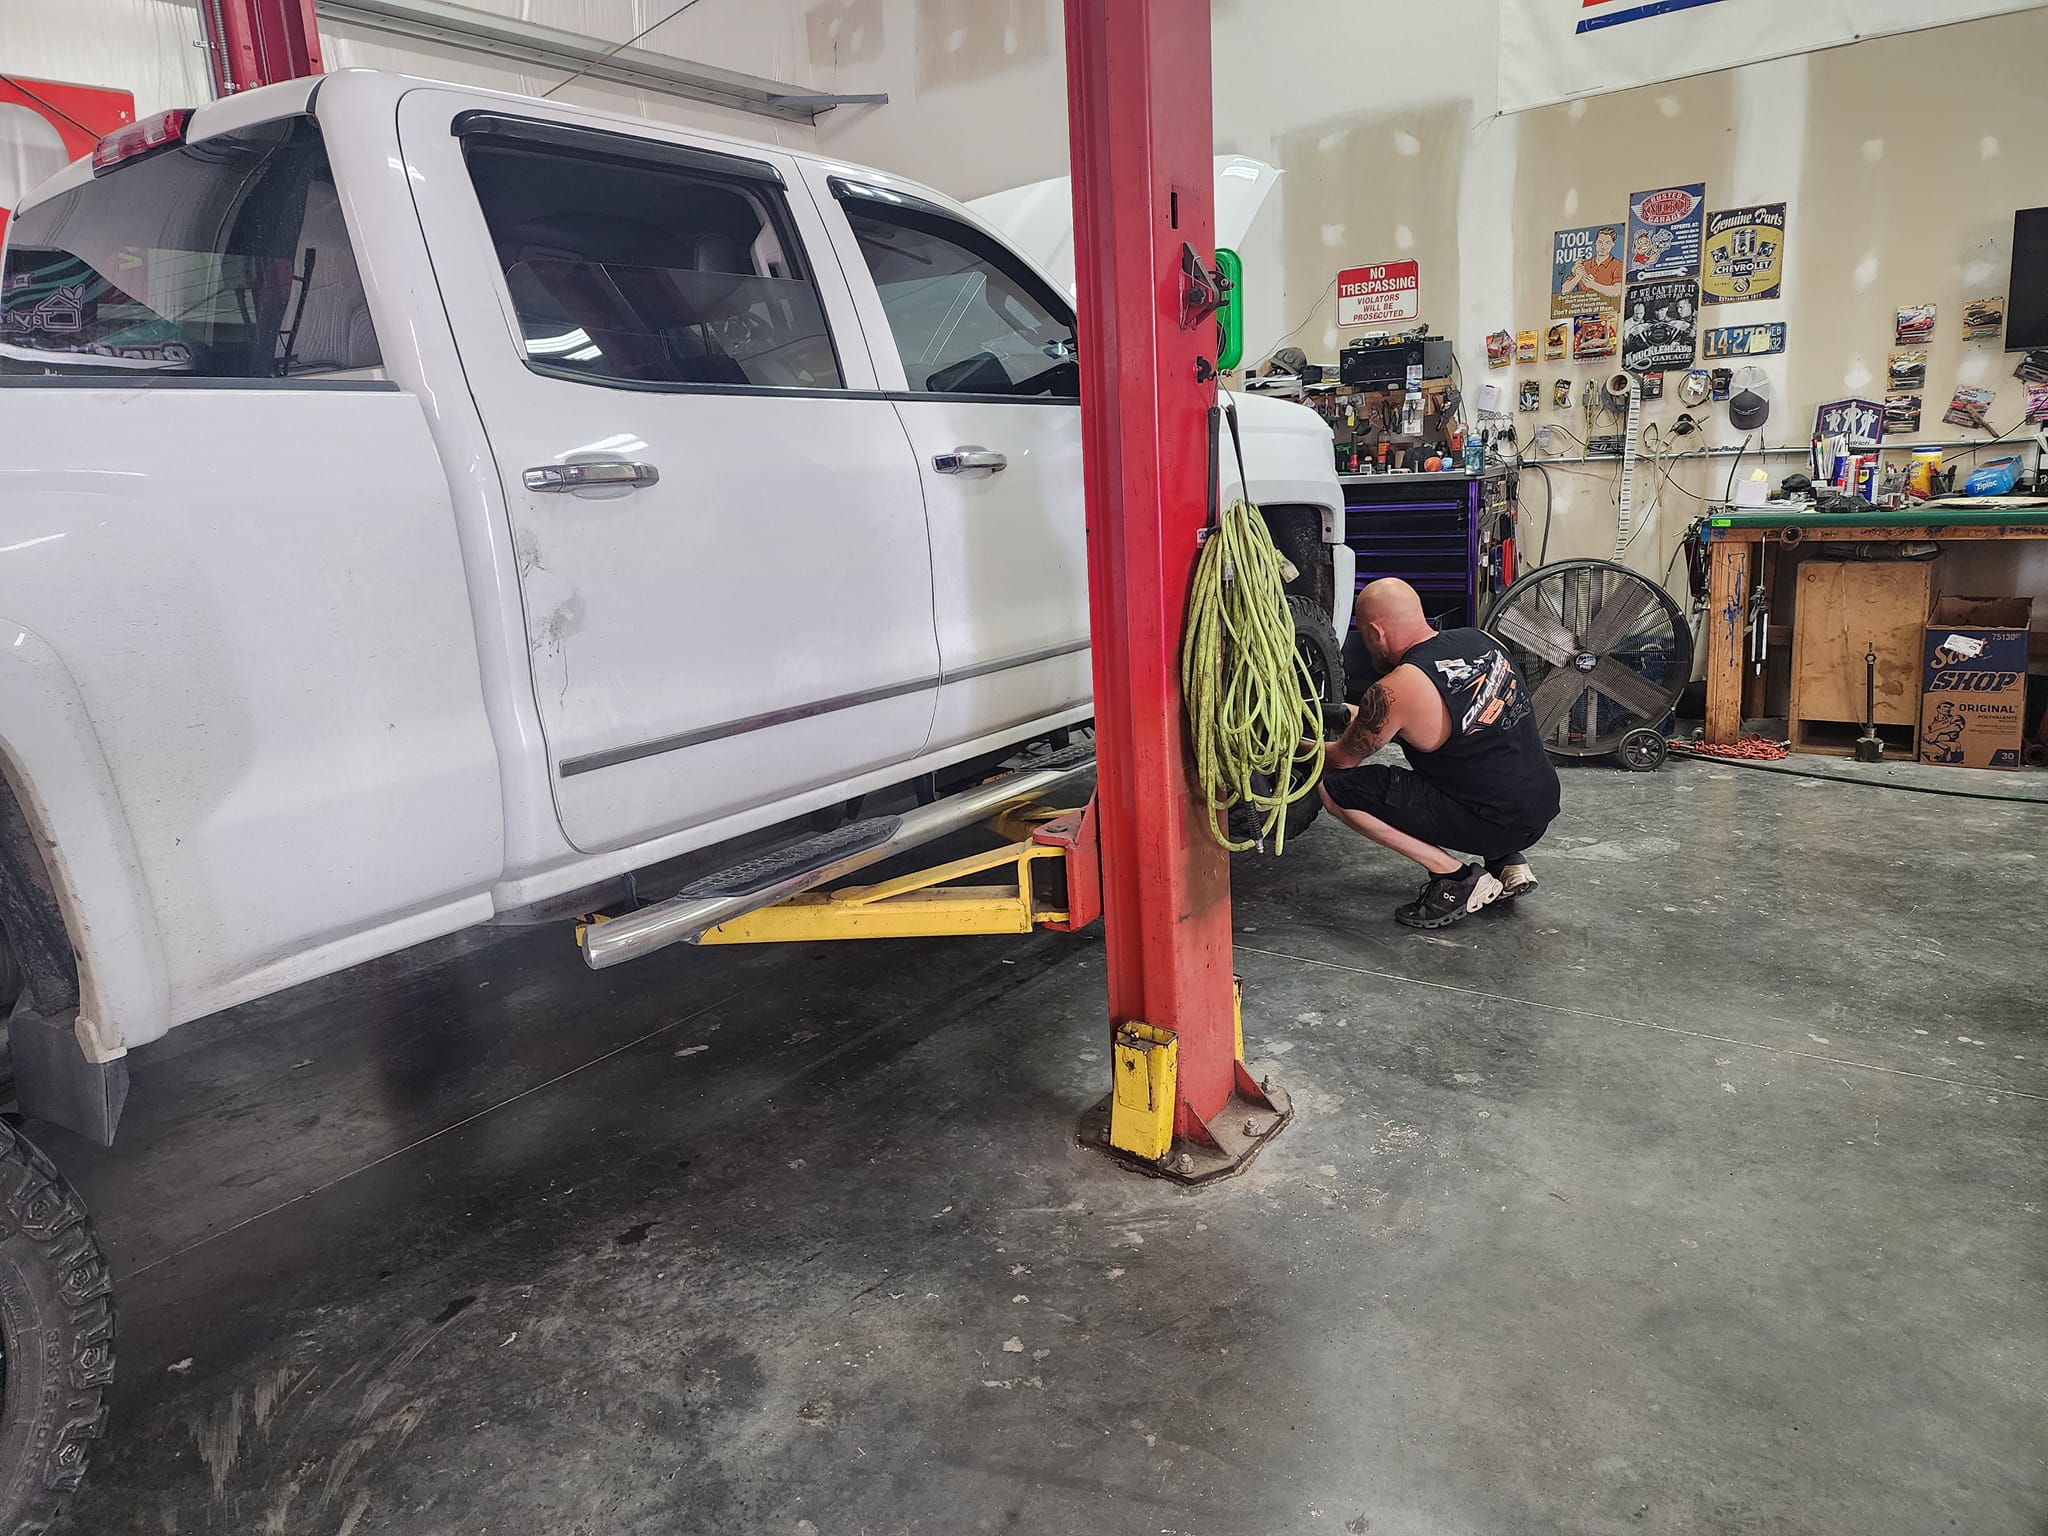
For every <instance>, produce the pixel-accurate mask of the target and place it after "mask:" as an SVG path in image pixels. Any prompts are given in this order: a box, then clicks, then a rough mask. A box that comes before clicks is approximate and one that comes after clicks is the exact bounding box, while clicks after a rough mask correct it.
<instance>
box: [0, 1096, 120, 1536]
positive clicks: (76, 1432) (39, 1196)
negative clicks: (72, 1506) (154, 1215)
mask: <svg viewBox="0 0 2048 1536" xmlns="http://www.w3.org/2000/svg"><path fill="white" fill-rule="evenodd" d="M112 1289H113V1287H112V1280H111V1278H110V1276H109V1275H108V1273H107V1261H106V1257H105V1255H104V1254H102V1253H101V1252H100V1243H99V1237H98V1236H97V1235H96V1234H95V1233H94V1231H93V1229H92V1222H91V1221H90V1220H89V1219H88V1218H87V1216H86V1214H85V1206H84V1204H83V1203H82V1202H81V1201H80V1200H79V1198H78V1195H77V1193H76V1192H75V1191H74V1190H73V1189H72V1188H71V1186H70V1185H69V1184H67V1183H65V1182H64V1176H63V1175H62V1174H60V1173H58V1172H57V1170H56V1168H55V1167H54V1166H52V1165H51V1163H50V1160H49V1159H48V1158H46V1157H44V1156H43V1154H42V1153H40V1152H38V1151H37V1150H36V1149H35V1148H34V1147H33V1146H32V1145H30V1143H29V1141H28V1139H27V1138H26V1137H24V1136H23V1135H22V1134H21V1133H20V1132H19V1131H17V1130H16V1129H15V1128H14V1127H13V1126H12V1125H9V1124H8V1123H7V1122H5V1121H4V1120H0V1345H4V1347H5V1351H6V1354H5V1361H4V1370H5V1377H4V1389H0V1536H41V1533H42V1532H44V1531H46V1530H47V1529H49V1526H50V1523H51V1521H53V1520H54V1519H56V1517H57V1512H58V1510H59V1508H60V1507H61V1506H62V1504H63V1502H64V1500H65V1499H66V1498H67V1497H68V1496H69V1495H70V1494H72V1493H73V1492H75V1491H76V1490H77V1488H78V1485H79V1484H80V1483H81V1482H83V1481H84V1480H85V1465H86V1459H87V1457H88V1455H89V1454H90V1453H91V1450H92V1445H93V1442H94V1441H95V1440H97V1439H98V1438H99V1437H100V1433H101V1431H102V1430H104V1429H105V1428H106V1422H107V1405H106V1399H107V1390H108V1388H109V1387H110V1386H111V1385H112V1384H113V1380H114V1302H113V1296H112Z"/></svg>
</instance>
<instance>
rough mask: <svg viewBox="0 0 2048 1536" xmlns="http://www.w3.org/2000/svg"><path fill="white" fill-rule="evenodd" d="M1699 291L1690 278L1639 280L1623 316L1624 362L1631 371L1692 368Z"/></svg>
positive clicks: (1632, 289) (1629, 296) (1622, 361)
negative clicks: (1656, 281)
mask: <svg viewBox="0 0 2048 1536" xmlns="http://www.w3.org/2000/svg"><path fill="white" fill-rule="evenodd" d="M1699 299H1700V291H1699V287H1698V285H1697V284H1695V283H1692V282H1688V281H1683V280H1681V281H1678V282H1668V283H1638V284H1636V285H1635V286H1634V287H1632V288H1630V289H1629V291H1628V308H1627V309H1626V310H1624V311H1623V313H1622V317H1621V366H1622V367H1624V368H1626V369H1627V370H1628V371H1629V372H1630V373H1661V372H1665V371H1667V370H1669V369H1672V368H1690V367H1691V366H1692V365H1693V355H1694V354H1693V348H1694V342H1695V338H1696V336H1697V334H1698V327H1699Z"/></svg>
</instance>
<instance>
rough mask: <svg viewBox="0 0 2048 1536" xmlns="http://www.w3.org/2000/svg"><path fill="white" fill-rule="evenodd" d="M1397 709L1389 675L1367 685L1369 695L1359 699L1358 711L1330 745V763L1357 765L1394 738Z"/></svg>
mask: <svg viewBox="0 0 2048 1536" xmlns="http://www.w3.org/2000/svg"><path fill="white" fill-rule="evenodd" d="M1393 713H1394V693H1393V690H1392V689H1390V688H1389V687H1388V686H1387V681H1386V679H1385V678H1381V679H1380V680H1379V681H1378V682H1376V683H1374V684H1373V685H1372V686H1371V687H1370V688H1368V689H1366V691H1365V697H1364V698H1363V699H1360V700H1359V701H1358V713H1357V714H1355V715H1353V716H1352V717H1351V724H1350V725H1349V726H1347V727H1346V728H1345V730H1344V734H1343V735H1342V736H1340V737H1339V738H1338V739H1337V740H1336V741H1334V742H1332V743H1331V744H1330V746H1329V747H1328V748H1327V749H1326V751H1325V759H1326V761H1327V763H1328V766H1330V767H1332V768H1356V767H1357V766H1358V765H1359V764H1360V763H1362V762H1364V761H1365V760H1366V759H1367V758H1368V757H1371V756H1372V755H1373V753H1375V752H1377V751H1379V749H1380V748H1381V747H1384V746H1385V745H1386V744H1387V743H1388V742H1389V741H1391V740H1393V739H1394V733H1395V732H1396V731H1397V730H1398V729H1399V726H1397V725H1396V724H1395V723H1394V720H1393Z"/></svg>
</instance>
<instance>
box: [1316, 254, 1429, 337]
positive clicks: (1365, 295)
mask: <svg viewBox="0 0 2048 1536" xmlns="http://www.w3.org/2000/svg"><path fill="white" fill-rule="evenodd" d="M1421 317H1422V268H1421V266H1420V265H1419V264H1418V263H1416V262H1412V261H1390V262H1388V263H1387V264H1386V265H1384V266H1378V267H1346V268H1345V269H1344V270H1343V271H1342V272H1339V273H1338V274H1337V323H1338V324H1339V325H1391V324H1393V323H1395V322H1396V321H1401V320H1418V319H1420V318H1421Z"/></svg>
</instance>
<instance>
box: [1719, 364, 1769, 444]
mask: <svg viewBox="0 0 2048 1536" xmlns="http://www.w3.org/2000/svg"><path fill="white" fill-rule="evenodd" d="M1732 388H1733V390H1734V393H1733V394H1732V395H1731V396H1730V398H1729V401H1728V420H1729V423H1730V424H1731V425H1732V426H1733V427H1734V428H1735V430H1736V431H1738V432H1754V431H1756V430H1757V429H1758V428H1759V427H1761V426H1762V425H1763V424H1764V423H1765V422H1767V421H1769V420H1770V419H1771V380H1770V376H1769V375H1768V374H1766V373H1765V372H1764V371H1763V369H1761V368H1758V367H1756V366H1755V365H1753V364H1752V365H1751V366H1749V367H1745V368H1738V369H1736V370H1735V381H1734V384H1733V386H1732Z"/></svg>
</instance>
